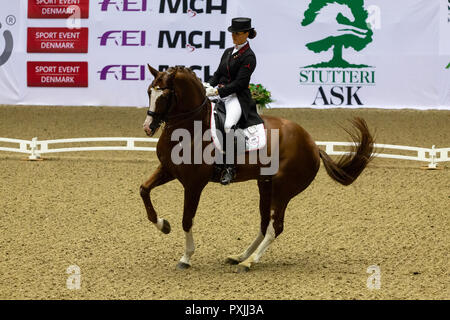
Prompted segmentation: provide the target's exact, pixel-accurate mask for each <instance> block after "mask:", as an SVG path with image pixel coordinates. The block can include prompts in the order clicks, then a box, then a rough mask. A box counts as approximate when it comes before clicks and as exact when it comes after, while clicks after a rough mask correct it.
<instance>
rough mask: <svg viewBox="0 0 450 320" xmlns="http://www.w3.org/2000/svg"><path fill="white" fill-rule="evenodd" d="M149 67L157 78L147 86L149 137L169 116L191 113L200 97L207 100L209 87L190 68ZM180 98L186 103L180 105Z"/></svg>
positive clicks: (145, 127) (146, 121)
mask: <svg viewBox="0 0 450 320" xmlns="http://www.w3.org/2000/svg"><path fill="white" fill-rule="evenodd" d="M148 69H149V70H150V73H151V74H152V75H153V76H154V77H155V79H154V80H153V81H152V83H151V84H150V86H149V87H148V89H147V93H148V97H149V109H148V111H147V118H146V119H145V122H144V131H145V132H146V133H147V135H148V136H153V135H154V134H155V133H156V131H157V130H158V128H159V127H160V126H161V124H162V123H163V122H167V121H168V120H169V118H176V117H183V116H184V115H187V114H189V113H190V111H192V110H190V109H191V108H192V106H193V105H196V104H197V105H198V101H199V100H200V99H205V90H204V88H203V85H202V83H201V81H200V80H199V79H198V78H197V76H196V75H195V73H194V72H192V71H191V70H190V69H186V68H182V67H174V68H169V69H168V70H167V71H165V72H159V71H157V70H155V69H154V68H152V67H151V66H150V65H148ZM179 101H182V102H183V103H182V104H179V103H178V102H179ZM202 101H203V100H202Z"/></svg>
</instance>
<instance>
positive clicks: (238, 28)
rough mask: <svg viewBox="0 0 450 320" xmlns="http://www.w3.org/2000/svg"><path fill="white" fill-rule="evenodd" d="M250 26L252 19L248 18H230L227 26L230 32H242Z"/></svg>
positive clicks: (250, 27) (249, 28)
mask: <svg viewBox="0 0 450 320" xmlns="http://www.w3.org/2000/svg"><path fill="white" fill-rule="evenodd" d="M251 29H253V28H252V19H250V18H233V19H232V20H231V26H230V27H228V31H230V32H242V31H249V30H251Z"/></svg>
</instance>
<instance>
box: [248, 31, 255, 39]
mask: <svg viewBox="0 0 450 320" xmlns="http://www.w3.org/2000/svg"><path fill="white" fill-rule="evenodd" d="M248 37H249V39H253V38H254V37H256V31H255V29H250V30H249V31H248Z"/></svg>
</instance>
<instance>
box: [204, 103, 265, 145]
mask: <svg viewBox="0 0 450 320" xmlns="http://www.w3.org/2000/svg"><path fill="white" fill-rule="evenodd" d="M211 108H212V110H211V135H212V138H213V142H214V145H215V147H216V148H217V149H218V150H219V151H220V152H222V153H225V152H224V151H223V148H222V145H221V139H219V138H218V134H217V131H219V132H220V133H221V136H222V137H224V136H225V128H224V125H225V117H226V109H225V103H224V102H223V101H221V100H216V99H214V100H211ZM257 116H258V117H259V115H257ZM235 137H236V139H237V145H244V144H245V152H250V151H255V150H259V149H262V148H264V147H265V145H266V141H267V137H266V130H265V128H264V123H263V121H262V119H261V123H260V124H257V125H251V126H246V125H245V124H244V125H240V126H238V127H237V128H236V129H235ZM243 149H244V148H238V150H243Z"/></svg>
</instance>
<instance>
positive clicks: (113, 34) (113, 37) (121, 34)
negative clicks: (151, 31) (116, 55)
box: [98, 30, 147, 47]
mask: <svg viewBox="0 0 450 320" xmlns="http://www.w3.org/2000/svg"><path fill="white" fill-rule="evenodd" d="M98 39H99V40H100V46H101V47H104V46H108V44H110V43H115V44H116V46H121V47H130V46H131V47H138V46H140V47H144V46H146V45H147V32H146V31H143V30H142V31H141V30H110V31H106V32H105V33H103V35H102V36H101V37H98Z"/></svg>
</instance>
